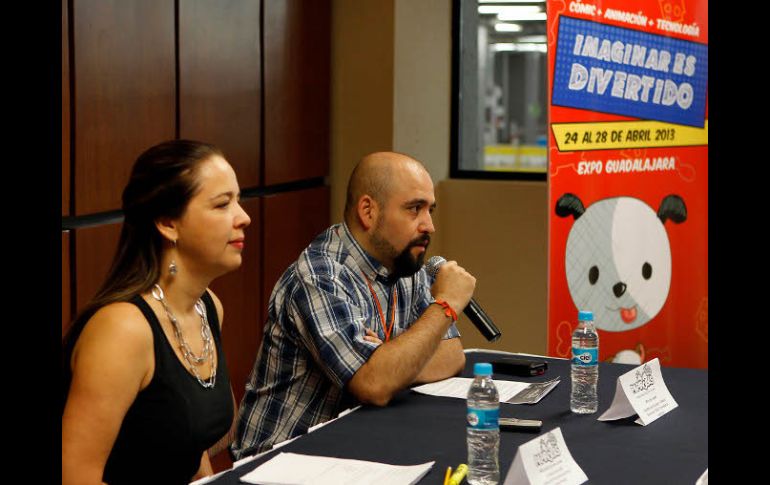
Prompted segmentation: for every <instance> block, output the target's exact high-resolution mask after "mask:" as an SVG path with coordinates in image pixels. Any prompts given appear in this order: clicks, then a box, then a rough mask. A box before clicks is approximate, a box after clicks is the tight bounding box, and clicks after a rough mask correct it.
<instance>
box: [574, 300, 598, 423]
mask: <svg viewBox="0 0 770 485" xmlns="http://www.w3.org/2000/svg"><path fill="white" fill-rule="evenodd" d="M598 383H599V334H597V333H596V327H595V326H594V314H593V313H592V312H587V311H581V312H579V313H578V326H577V328H576V329H575V332H574V333H573V334H572V393H571V395H570V403H569V407H570V409H571V410H572V412H573V413H578V414H591V413H595V412H596V411H597V409H599V398H598V395H597V392H596V386H597V384H598Z"/></svg>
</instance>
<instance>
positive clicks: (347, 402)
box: [232, 152, 476, 459]
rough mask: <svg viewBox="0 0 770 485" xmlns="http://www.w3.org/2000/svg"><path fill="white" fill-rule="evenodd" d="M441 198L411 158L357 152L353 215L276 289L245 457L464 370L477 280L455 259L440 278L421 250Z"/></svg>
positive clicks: (238, 452) (245, 427)
mask: <svg viewBox="0 0 770 485" xmlns="http://www.w3.org/2000/svg"><path fill="white" fill-rule="evenodd" d="M435 206H436V203H435V197H434V193H433V183H432V181H431V178H430V175H429V174H428V172H427V171H426V170H425V168H424V167H423V166H422V164H420V163H419V162H418V161H416V160H414V159H413V158H411V157H408V156H406V155H403V154H399V153H392V152H379V153H373V154H371V155H368V156H366V157H364V158H363V159H362V160H361V162H359V164H358V165H357V166H356V168H355V169H354V170H353V173H352V175H351V177H350V181H349V183H348V193H347V202H346V205H345V218H344V219H345V222H344V223H342V224H336V225H333V226H331V227H330V228H329V229H327V230H326V231H324V232H323V233H321V234H320V235H319V236H317V237H316V238H315V240H313V242H311V243H310V246H308V247H307V248H306V249H305V250H304V251H303V252H302V253H301V254H300V256H299V258H298V259H297V261H296V262H295V263H293V264H292V265H291V266H290V267H289V268H288V269H287V270H286V272H285V273H284V274H283V276H282V277H281V279H280V280H279V281H278V283H277V284H276V285H275V288H274V289H273V293H272V296H271V297H270V303H269V305H268V321H267V324H266V325H265V335H264V339H263V341H262V346H261V348H260V350H259V353H258V355H257V360H256V363H255V367H254V369H253V371H252V374H251V378H250V382H249V383H247V385H246V394H245V396H244V398H243V401H242V402H241V405H240V410H239V419H238V429H237V434H236V439H235V441H234V443H233V444H232V451H233V454H234V456H235V457H236V459H240V458H242V457H244V456H248V455H252V454H254V453H257V452H260V451H263V450H266V449H269V448H270V447H272V445H273V444H275V443H279V442H281V441H284V440H286V439H289V438H292V437H294V436H297V435H300V434H304V433H306V432H307V430H308V428H309V427H311V426H313V425H315V424H318V423H321V422H324V421H328V420H329V419H332V418H334V417H336V416H337V414H338V413H339V412H340V411H342V410H344V409H346V408H348V407H350V406H353V405H356V404H357V403H358V402H363V403H370V404H374V405H377V406H385V405H386V404H387V403H388V402H389V401H390V399H391V398H392V397H393V395H394V394H395V393H397V392H398V391H400V390H402V389H405V388H407V387H409V386H411V385H413V384H419V383H425V382H434V381H438V380H441V379H445V378H447V377H451V376H454V375H456V374H458V373H459V372H460V371H461V370H462V369H463V367H464V365H465V355H464V354H463V349H462V344H461V343H460V339H459V338H458V337H459V332H458V331H457V328H456V326H455V320H456V318H457V316H456V314H457V313H459V312H460V311H462V310H463V308H465V306H466V305H467V304H468V302H469V301H470V299H471V296H472V295H473V290H474V288H475V285H476V279H475V278H474V277H473V276H471V275H470V274H469V273H468V272H466V271H465V270H464V269H463V268H461V267H460V266H458V265H457V263H456V262H454V261H449V262H447V263H444V264H443V265H442V266H441V267H440V270H439V272H438V274H437V275H436V278H435V281H434V282H433V283H432V285H431V281H430V277H429V276H428V275H427V273H426V271H425V269H423V260H424V258H425V252H426V250H427V248H428V244H429V243H430V237H431V234H432V233H433V232H434V231H435V229H434V228H433V221H432V219H431V213H432V212H433V209H434V208H435Z"/></svg>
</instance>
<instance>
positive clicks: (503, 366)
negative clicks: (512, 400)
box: [492, 357, 548, 377]
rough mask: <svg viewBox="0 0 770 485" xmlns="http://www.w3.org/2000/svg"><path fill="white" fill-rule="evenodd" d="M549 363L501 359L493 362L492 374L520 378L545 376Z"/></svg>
mask: <svg viewBox="0 0 770 485" xmlns="http://www.w3.org/2000/svg"><path fill="white" fill-rule="evenodd" d="M546 370H548V362H546V361H544V360H538V359H525V358H521V357H501V358H498V359H495V360H493V361H492V372H493V373H495V374H508V375H512V376H519V377H532V376H540V375H543V374H545V371H546Z"/></svg>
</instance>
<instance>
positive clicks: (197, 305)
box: [62, 140, 251, 485]
mask: <svg viewBox="0 0 770 485" xmlns="http://www.w3.org/2000/svg"><path fill="white" fill-rule="evenodd" d="M239 197H240V191H239V188H238V181H237V179H236V176H235V172H234V171H233V169H232V167H231V166H230V165H229V164H228V163H227V161H226V160H225V159H224V157H223V155H222V153H221V152H220V151H219V150H218V149H217V148H215V147H213V146H211V145H207V144H203V143H199V142H194V141H187V140H175V141H169V142H165V143H162V144H160V145H157V146H154V147H152V148H150V149H149V150H147V151H146V152H144V153H143V154H142V155H140V156H139V158H138V159H137V160H136V163H135V164H134V167H133V169H132V172H131V178H130V180H129V182H128V185H127V186H126V188H125V190H124V191H123V213H124V216H125V219H124V223H123V228H122V232H121V235H120V242H119V243H118V249H117V253H116V255H115V259H114V261H113V263H112V267H111V269H110V271H109V273H108V276H107V279H106V281H105V282H104V284H103V285H102V287H101V289H100V290H99V291H98V293H97V294H96V296H95V297H94V299H93V300H92V301H91V302H90V303H89V304H88V305H87V307H86V308H85V309H84V310H83V312H82V313H81V314H80V316H79V317H78V318H77V319H76V321H75V322H74V323H73V325H72V328H71V330H70V331H69V332H68V335H67V338H66V339H65V343H64V345H65V346H64V352H63V356H64V359H65V360H64V362H63V370H64V379H63V382H64V398H65V402H64V410H63V415H62V482H63V483H65V484H67V483H77V484H87V483H102V482H107V483H109V484H111V485H114V484H120V483H147V482H153V483H156V482H157V483H169V484H172V483H185V484H186V483H188V482H190V481H191V480H194V479H197V478H200V477H203V476H206V475H210V474H211V473H212V470H211V464H210V463H209V459H208V456H207V454H206V450H207V449H208V448H209V447H210V446H212V445H213V444H214V443H216V442H217V440H218V439H219V438H221V437H222V436H223V435H224V434H225V433H227V431H228V430H229V429H230V425H231V423H232V420H233V402H232V394H231V390H230V380H229V378H228V375H227V367H226V365H225V362H224V355H223V353H222V346H221V342H220V325H221V322H222V304H221V303H220V301H219V299H218V298H217V297H216V296H215V295H214V293H212V292H211V290H209V289H207V287H208V285H209V284H210V282H211V281H212V280H213V279H215V278H217V277H218V276H220V275H223V274H225V273H227V272H229V271H232V270H234V269H236V268H238V267H239V266H240V264H241V251H242V250H243V245H244V229H245V228H246V226H248V225H249V223H250V222H251V221H250V219H249V216H248V215H247V214H246V213H245V212H244V211H243V209H242V208H241V206H240V203H239Z"/></svg>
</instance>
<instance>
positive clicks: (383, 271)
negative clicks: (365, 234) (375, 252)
mask: <svg viewBox="0 0 770 485" xmlns="http://www.w3.org/2000/svg"><path fill="white" fill-rule="evenodd" d="M340 226H341V227H342V230H341V231H337V233H338V234H339V236H340V239H342V243H343V245H344V246H345V247H346V248H347V249H348V252H349V254H350V257H351V258H353V261H355V263H356V265H357V266H358V267H359V268H360V269H361V271H362V272H363V273H364V274H365V275H366V277H367V278H369V281H372V282H374V281H380V282H382V283H391V282H392V281H391V275H390V271H388V268H386V267H385V266H383V264H382V263H380V262H379V261H377V260H376V259H375V258H374V256H372V255H370V254H369V253H367V252H366V250H364V248H362V247H361V245H360V244H359V243H358V241H356V238H355V237H353V234H352V233H351V232H350V228H348V225H347V223H345V222H343V223H341V224H340Z"/></svg>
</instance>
